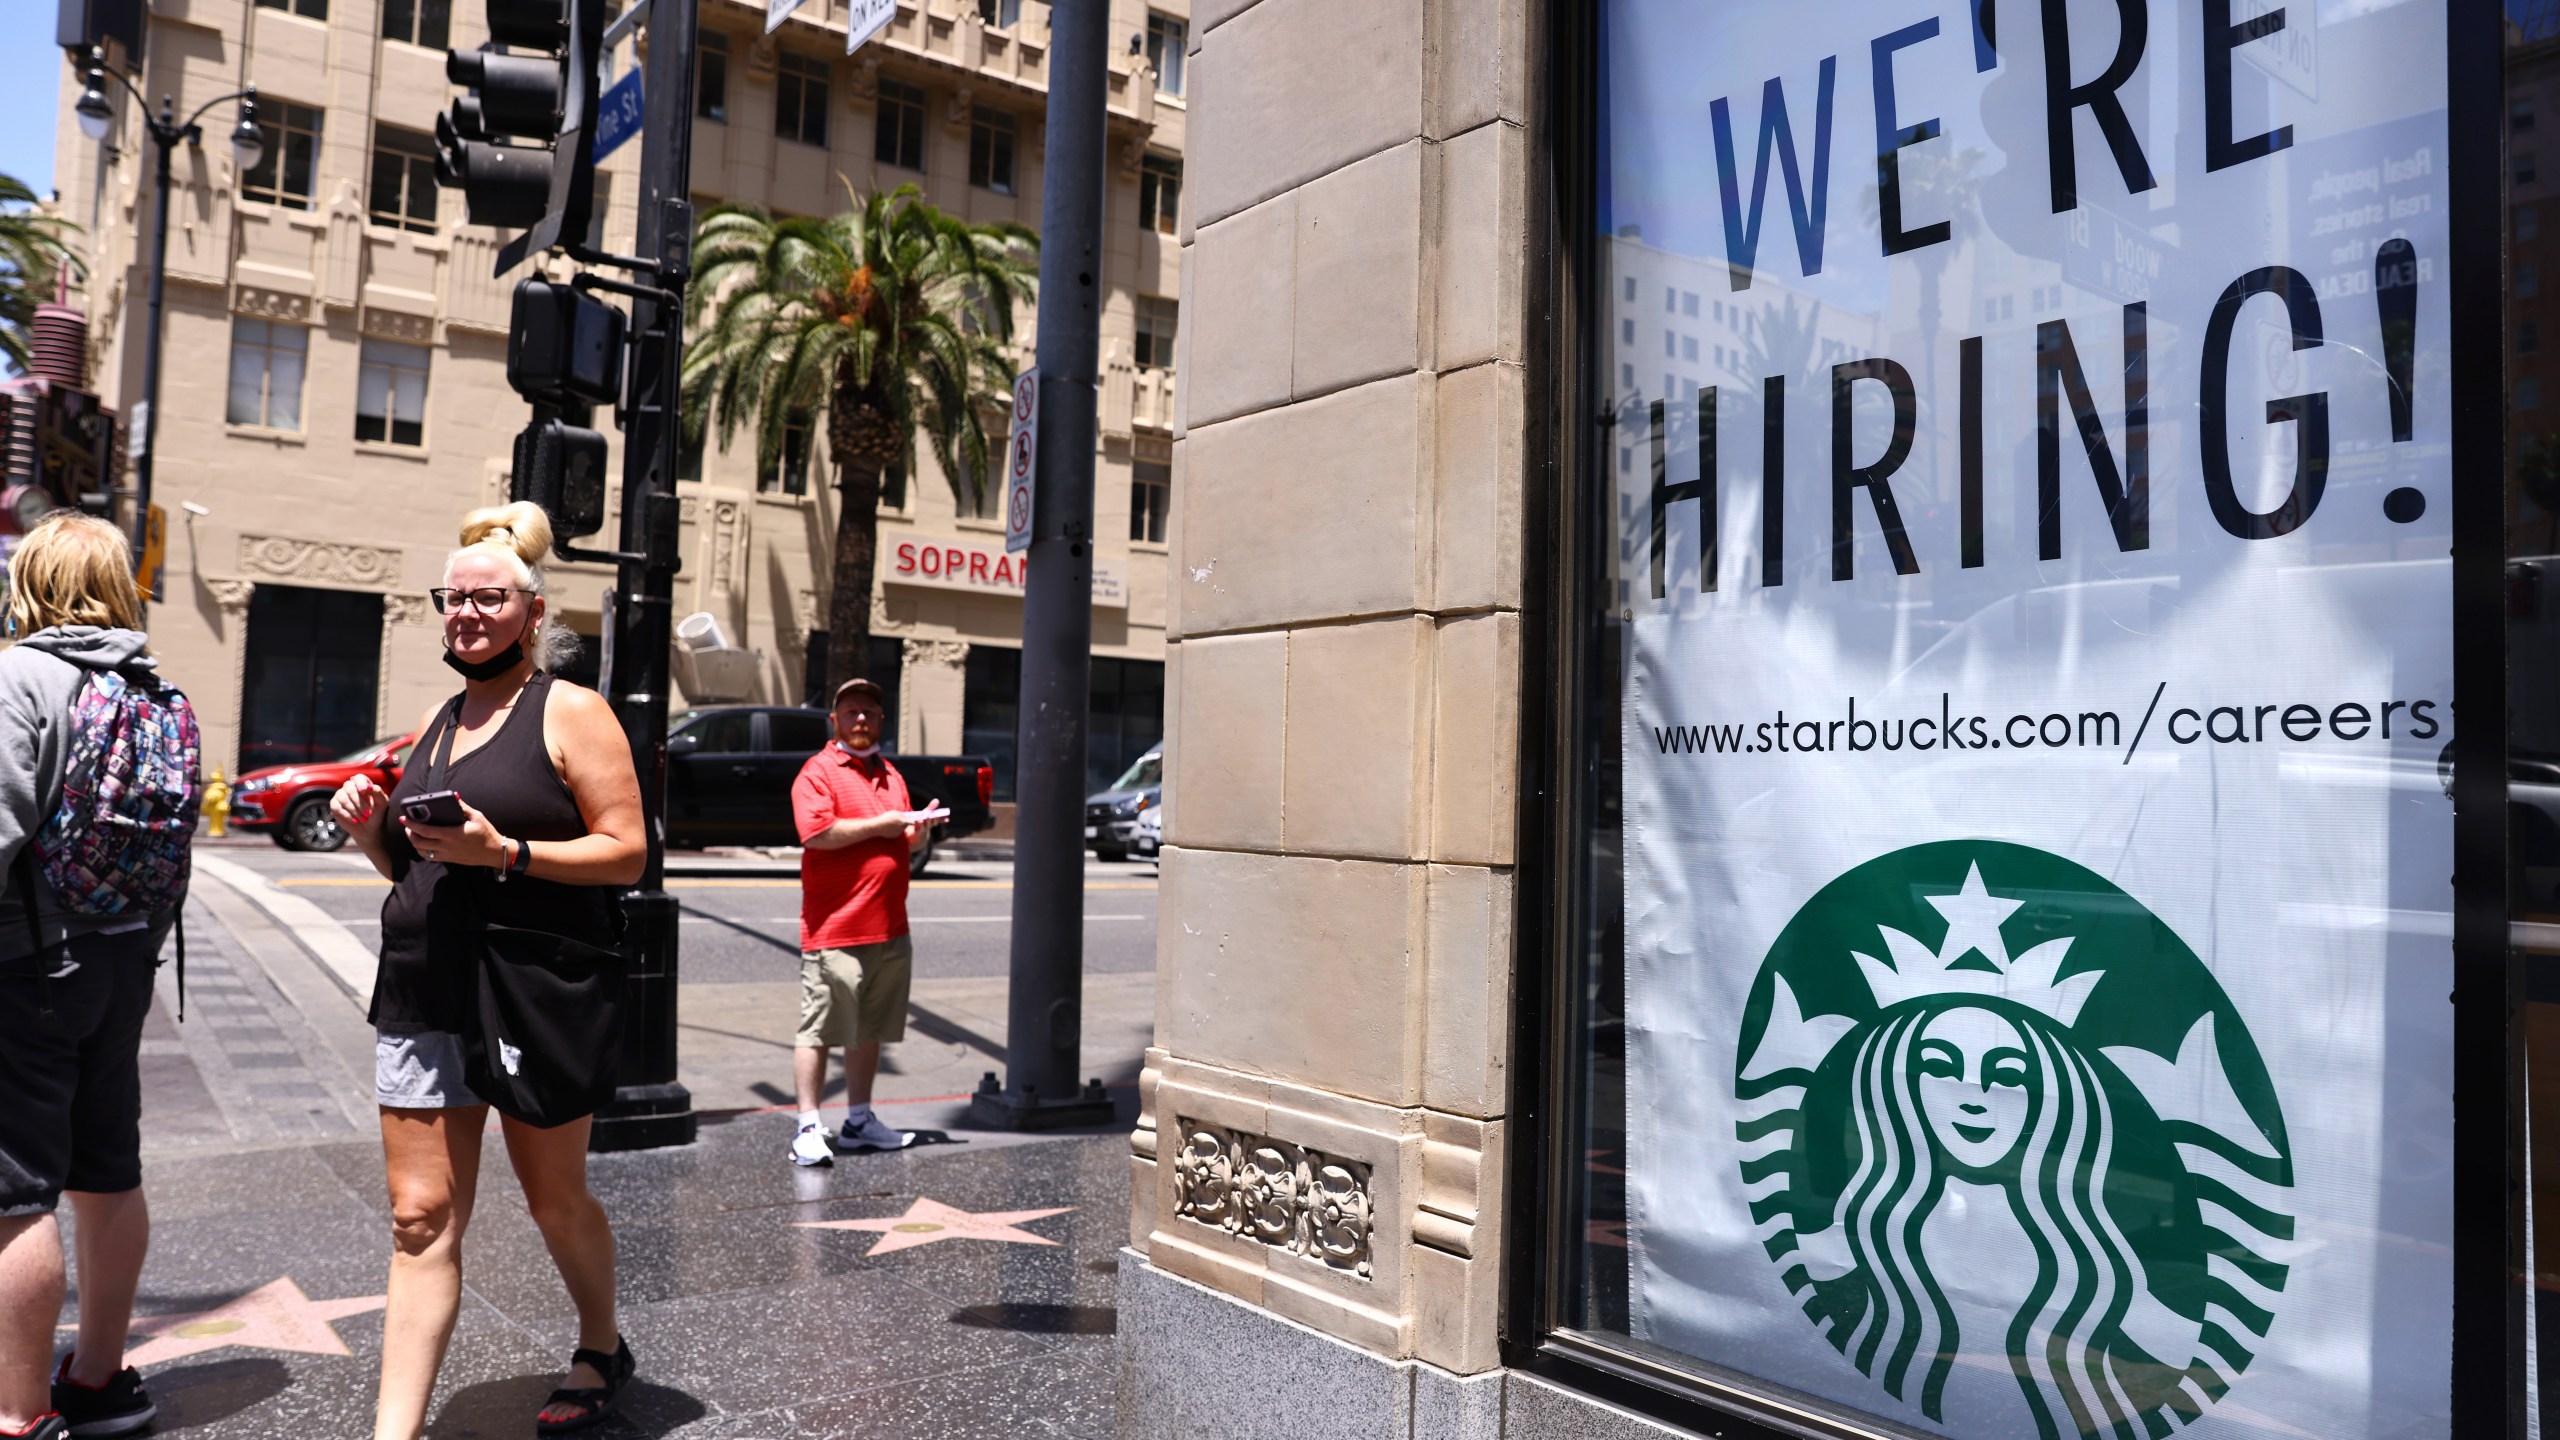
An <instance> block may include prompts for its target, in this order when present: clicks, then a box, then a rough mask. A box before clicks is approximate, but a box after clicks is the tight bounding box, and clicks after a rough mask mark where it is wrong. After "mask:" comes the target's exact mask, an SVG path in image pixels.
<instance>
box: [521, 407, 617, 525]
mask: <svg viewBox="0 0 2560 1440" xmlns="http://www.w3.org/2000/svg"><path fill="white" fill-rule="evenodd" d="M581 418H583V417H581ZM604 483H605V449H604V436H602V435H600V434H598V433H596V432H595V431H593V430H590V429H588V428H586V427H585V426H583V425H572V424H570V423H569V422H568V421H566V420H563V419H561V418H560V417H558V416H556V415H554V416H547V417H540V418H537V419H535V421H534V422H533V423H532V424H530V425H527V426H526V427H524V429H523V430H521V431H519V432H517V435H516V453H515V473H514V475H513V476H512V477H511V483H510V485H509V487H508V494H507V498H508V499H510V500H530V501H532V502H533V503H534V504H536V505H539V506H541V507H542V508H543V510H544V512H545V513H547V514H549V515H550V517H551V533H552V534H554V535H557V536H559V537H560V538H562V539H564V540H574V539H577V538H579V537H580V536H585V535H593V534H594V533H596V532H597V531H598V530H601V529H603V528H604Z"/></svg>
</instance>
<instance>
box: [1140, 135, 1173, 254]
mask: <svg viewBox="0 0 2560 1440" xmlns="http://www.w3.org/2000/svg"><path fill="white" fill-rule="evenodd" d="M1181 208H1182V158H1181V157H1180V156H1178V155H1159V154H1157V153H1155V152H1154V151H1152V150H1150V151H1148V152H1147V156H1146V158H1145V159H1144V160H1141V161H1140V162H1138V228H1139V229H1142V230H1153V231H1156V232H1158V233H1160V234H1165V235H1171V234H1173V233H1175V232H1176V231H1177V230H1178V229H1180V228H1181V227H1180V222H1179V221H1178V219H1177V218H1176V217H1177V214H1178V212H1179V211H1180V210H1181Z"/></svg>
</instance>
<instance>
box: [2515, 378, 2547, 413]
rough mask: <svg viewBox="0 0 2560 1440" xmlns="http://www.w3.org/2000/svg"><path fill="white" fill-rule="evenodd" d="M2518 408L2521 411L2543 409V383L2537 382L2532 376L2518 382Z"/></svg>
mask: <svg viewBox="0 0 2560 1440" xmlns="http://www.w3.org/2000/svg"><path fill="white" fill-rule="evenodd" d="M2516 408H2517V409H2519V410H2538V409H2541V408H2542V382H2541V381H2539V380H2536V379H2534V378H2533V377H2531V376H2526V377H2525V378H2524V379H2522V380H2519V381H2517V382H2516Z"/></svg>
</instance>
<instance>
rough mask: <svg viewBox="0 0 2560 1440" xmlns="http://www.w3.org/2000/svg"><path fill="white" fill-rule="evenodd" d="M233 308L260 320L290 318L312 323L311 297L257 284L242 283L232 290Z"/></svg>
mask: <svg viewBox="0 0 2560 1440" xmlns="http://www.w3.org/2000/svg"><path fill="white" fill-rule="evenodd" d="M231 308H232V310H233V311H234V312H235V313H237V314H241V315H248V316H253V317H255V318H257V319H260V320H289V321H291V322H293V323H294V324H296V325H303V324H308V323H310V320H311V297H310V296H308V295H288V294H286V293H285V292H283V291H281V290H269V289H265V288H263V287H261V286H257V285H241V286H238V287H236V288H234V289H233V290H232V292H231Z"/></svg>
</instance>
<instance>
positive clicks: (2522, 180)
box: [2515, 155, 2534, 185]
mask: <svg viewBox="0 0 2560 1440" xmlns="http://www.w3.org/2000/svg"><path fill="white" fill-rule="evenodd" d="M2515 177H2516V183H2517V184H2519V185H2530V184H2532V183H2533V179H2534V169H2533V157H2532V156H2530V155H2518V156H2517V157H2515Z"/></svg>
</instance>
